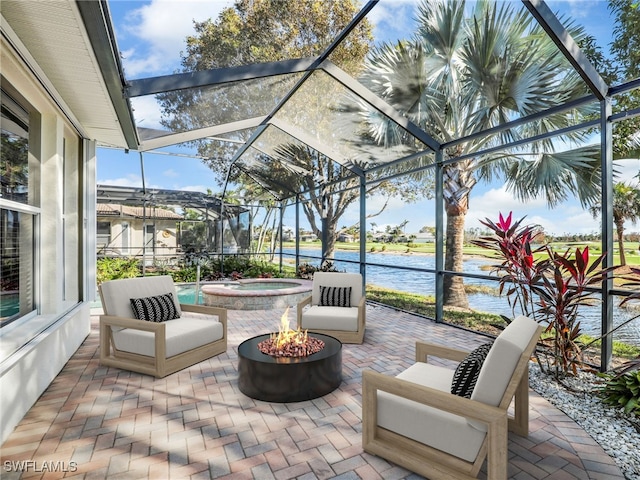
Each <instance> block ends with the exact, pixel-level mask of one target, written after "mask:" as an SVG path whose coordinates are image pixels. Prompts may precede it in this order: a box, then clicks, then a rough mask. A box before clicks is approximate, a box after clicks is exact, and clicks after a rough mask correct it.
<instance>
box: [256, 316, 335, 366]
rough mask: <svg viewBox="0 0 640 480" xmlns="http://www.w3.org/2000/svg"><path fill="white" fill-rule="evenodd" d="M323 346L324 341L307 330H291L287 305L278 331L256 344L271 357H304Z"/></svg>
mask: <svg viewBox="0 0 640 480" xmlns="http://www.w3.org/2000/svg"><path fill="white" fill-rule="evenodd" d="M323 348H324V342H323V341H322V340H319V339H317V338H314V337H310V336H309V335H308V334H307V331H306V330H305V331H304V332H303V331H302V330H301V329H300V328H298V330H292V329H291V328H290V327H289V307H287V309H286V310H285V312H284V314H283V315H282V317H281V319H280V326H279V327H278V333H272V334H271V336H270V337H269V338H268V339H267V340H265V341H263V342H260V343H259V344H258V349H259V350H260V351H261V352H262V353H265V354H267V355H271V356H273V357H306V356H308V355H311V354H313V353H316V352H319V351H320V350H322V349H323Z"/></svg>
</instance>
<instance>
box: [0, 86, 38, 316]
mask: <svg viewBox="0 0 640 480" xmlns="http://www.w3.org/2000/svg"><path fill="white" fill-rule="evenodd" d="M1 93H2V102H1V104H2V116H1V121H0V127H1V132H0V133H1V136H2V149H1V151H0V184H1V186H0V256H1V258H2V261H1V262H2V263H1V264H0V326H5V325H7V324H9V323H11V322H12V321H13V320H17V319H18V318H20V317H22V316H24V315H26V314H28V313H30V312H32V311H34V310H35V299H34V289H35V281H34V261H35V259H34V254H35V252H36V249H35V242H34V238H35V234H34V230H35V228H36V225H37V219H38V217H39V209H38V208H37V207H36V206H34V205H31V203H33V201H34V198H32V197H30V192H33V191H34V190H35V189H34V185H33V180H32V179H33V178H34V177H35V176H34V175H31V173H32V172H30V167H29V113H28V112H27V111H26V110H25V109H23V108H22V107H21V106H20V105H19V104H18V103H17V102H16V101H14V100H13V99H12V98H11V97H10V96H9V95H8V94H7V93H6V92H5V91H4V90H2V92H1Z"/></svg>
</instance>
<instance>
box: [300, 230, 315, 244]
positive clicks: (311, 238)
mask: <svg viewBox="0 0 640 480" xmlns="http://www.w3.org/2000/svg"><path fill="white" fill-rule="evenodd" d="M316 240H318V236H317V235H316V234H315V233H310V232H308V233H307V232H302V233H300V241H301V242H315V241H316Z"/></svg>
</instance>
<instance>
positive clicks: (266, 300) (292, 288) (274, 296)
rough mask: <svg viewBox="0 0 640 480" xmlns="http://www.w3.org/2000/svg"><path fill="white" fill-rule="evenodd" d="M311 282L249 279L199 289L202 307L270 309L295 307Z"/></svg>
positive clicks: (307, 292) (307, 290)
mask: <svg viewBox="0 0 640 480" xmlns="http://www.w3.org/2000/svg"><path fill="white" fill-rule="evenodd" d="M311 284H312V282H311V280H302V279H297V278H250V279H245V280H238V281H237V282H230V283H220V284H211V283H210V284H207V285H203V286H202V287H201V291H202V300H203V302H204V304H205V305H209V306H212V307H223V308H228V309H229V310H271V309H274V308H286V307H289V306H291V305H296V304H297V303H298V302H300V301H302V300H304V299H305V298H306V297H308V296H309V295H310V294H311Z"/></svg>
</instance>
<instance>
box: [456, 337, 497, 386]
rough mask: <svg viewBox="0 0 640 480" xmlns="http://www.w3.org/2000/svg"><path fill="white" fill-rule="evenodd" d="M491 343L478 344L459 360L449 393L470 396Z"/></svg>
mask: <svg viewBox="0 0 640 480" xmlns="http://www.w3.org/2000/svg"><path fill="white" fill-rule="evenodd" d="M491 345H492V343H485V344H484V345H480V346H479V347H478V348H476V349H475V350H473V351H472V352H471V353H469V355H467V357H466V358H465V359H464V360H463V361H462V362H460V364H459V365H458V368H456V371H455V373H454V374H453V381H452V382H451V393H453V394H455V395H459V396H461V397H466V398H471V394H472V393H473V389H474V387H475V386H476V382H477V381H478V375H479V374H480V369H481V368H482V364H483V363H484V360H485V358H487V354H488V353H489V350H490V349H491Z"/></svg>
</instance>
